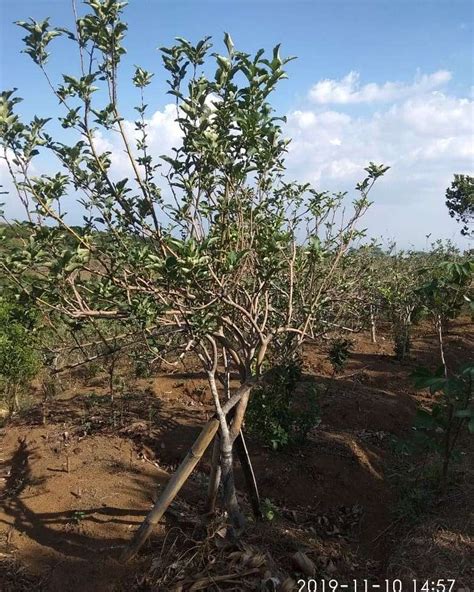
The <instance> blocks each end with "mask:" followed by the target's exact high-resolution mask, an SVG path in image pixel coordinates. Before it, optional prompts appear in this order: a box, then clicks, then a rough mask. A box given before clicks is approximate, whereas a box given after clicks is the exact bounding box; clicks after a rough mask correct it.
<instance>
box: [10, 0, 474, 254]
mask: <svg viewBox="0 0 474 592" xmlns="http://www.w3.org/2000/svg"><path fill="white" fill-rule="evenodd" d="M473 10H474V3H472V2H471V1H464V0H429V1H428V0H426V1H423V0H392V1H388V0H371V1H357V0H346V1H340V0H332V1H329V0H322V1H318V0H313V1H309V0H308V1H299V0H292V1H290V0H253V1H250V0H249V1H247V0H223V1H217V0H213V1H202V0H188V1H183V0H175V1H164V0H131V2H130V3H129V6H128V7H127V9H126V11H125V20H127V21H128V23H129V33H128V40H127V43H126V45H127V48H128V56H127V58H126V60H125V62H124V68H123V77H124V79H126V78H127V77H128V75H129V74H130V72H131V71H132V66H133V64H140V65H142V66H144V67H146V68H147V69H150V70H152V71H155V72H156V77H155V84H154V86H153V88H152V92H151V96H150V97H149V99H148V102H149V103H150V105H151V107H152V110H153V111H155V114H156V117H154V118H153V121H154V125H156V132H157V133H156V137H157V145H156V149H157V151H158V153H162V152H163V150H160V148H161V146H159V141H158V138H159V137H161V138H163V142H164V144H170V143H172V142H173V140H176V134H175V133H174V131H173V122H172V121H170V117H171V111H169V110H168V111H167V110H166V109H167V108H166V105H167V104H168V103H170V98H169V97H167V96H166V94H165V85H164V74H163V71H162V69H161V63H160V58H159V54H158V52H157V51H156V48H157V47H158V46H161V45H170V44H171V43H172V41H173V38H174V37H175V36H178V35H179V36H183V37H186V38H188V39H190V40H192V41H196V40H197V39H199V38H201V37H203V36H204V35H212V36H213V37H214V38H215V41H216V44H217V46H218V47H221V39H222V35H223V32H224V31H228V32H229V33H230V34H231V35H232V38H233V40H234V43H235V45H236V46H237V47H238V48H239V49H242V50H245V51H249V52H252V51H255V50H257V49H259V48H260V47H263V48H268V49H271V47H273V46H274V45H275V44H276V43H280V42H281V43H282V53H283V54H287V55H296V56H297V57H298V59H297V60H295V61H294V62H291V64H289V67H288V73H289V80H287V81H285V82H283V83H282V85H281V87H280V89H279V90H278V91H277V93H276V94H275V96H274V99H273V104H274V106H275V108H276V109H277V111H278V112H279V113H280V114H286V115H287V116H288V120H289V121H288V126H287V133H288V135H289V136H290V137H293V138H294V142H293V146H292V150H291V151H290V154H289V157H288V166H289V172H290V174H291V175H292V176H298V177H300V178H304V179H307V180H310V181H311V182H313V183H315V184H316V185H317V186H319V187H320V188H321V189H324V188H329V189H341V190H342V189H351V188H352V187H353V185H354V181H356V180H357V179H358V178H360V177H361V173H360V172H359V171H360V168H361V167H362V168H363V164H364V163H365V162H368V160H375V161H380V160H381V161H382V162H385V163H386V164H389V165H391V166H392V169H391V171H390V173H389V174H388V175H387V178H386V179H384V180H383V181H382V182H381V183H380V185H379V187H378V188H377V190H376V193H375V194H374V198H375V200H376V203H375V205H374V207H373V209H372V211H371V212H370V213H369V215H368V218H367V225H368V227H369V231H370V233H371V234H372V235H381V234H384V235H386V236H387V237H389V238H395V239H397V240H398V241H399V242H400V244H402V245H403V246H407V245H409V244H415V245H416V246H423V245H424V244H425V238H424V237H425V234H427V233H429V232H432V234H433V237H438V236H440V237H444V238H450V237H451V238H455V239H456V241H458V242H459V244H460V245H462V246H467V243H465V242H463V240H462V239H460V238H459V233H458V227H457V226H456V224H455V223H454V222H452V221H451V220H450V218H449V216H448V214H447V211H446V208H445V206H444V200H443V193H444V189H445V187H446V186H447V185H448V184H449V182H450V179H451V177H452V174H453V173H455V172H461V173H470V174H474V146H473V143H474V140H473V134H474V122H473V117H474V111H473V103H472V99H473V86H474V70H473V64H474V61H473V57H474V45H473V37H474V33H473V23H474V18H473ZM30 16H32V17H33V18H37V19H42V18H44V17H45V16H50V17H51V21H52V23H53V24H57V25H62V26H70V27H71V26H72V11H71V6H70V2H69V0H1V2H0V23H1V25H0V26H1V31H0V33H1V35H0V86H1V87H2V88H11V87H18V88H19V94H20V95H21V96H23V97H24V98H25V101H24V103H23V104H22V107H21V110H22V112H23V113H24V114H25V115H26V116H31V115H33V114H34V113H37V114H39V115H44V116H51V115H54V114H56V113H58V111H57V105H56V101H55V100H53V99H51V98H50V96H49V94H48V92H47V88H46V86H45V83H44V80H43V79H42V77H41V76H40V73H39V72H38V71H37V70H36V68H35V66H34V64H33V63H32V62H31V60H30V59H29V58H28V56H26V55H24V54H20V50H21V49H22V43H21V37H22V31H21V30H19V29H18V27H16V26H15V25H13V24H12V22H13V21H15V20H25V19H27V18H28V17H30ZM58 49H59V56H56V57H55V59H54V60H52V62H51V73H52V75H53V77H56V78H57V79H58V80H59V75H60V73H61V72H70V71H71V64H74V60H75V57H76V56H75V54H74V53H73V51H72V48H71V47H70V45H68V44H66V43H63V42H61V41H60V42H59V45H58ZM123 88H124V93H123V95H122V108H123V112H124V114H125V116H126V117H130V118H131V117H132V111H131V107H132V105H133V104H134V102H133V100H134V95H132V91H129V89H128V87H126V86H125V85H124V86H123ZM119 166H120V163H119V162H118V163H117V167H119ZM10 210H11V211H12V212H14V211H15V210H14V207H13V204H10Z"/></svg>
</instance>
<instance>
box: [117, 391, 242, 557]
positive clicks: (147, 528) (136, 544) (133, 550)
mask: <svg viewBox="0 0 474 592" xmlns="http://www.w3.org/2000/svg"><path fill="white" fill-rule="evenodd" d="M250 384H252V383H245V384H243V385H242V386H240V387H239V388H238V389H237V391H236V392H235V393H234V394H233V395H232V397H231V398H230V399H229V400H228V401H226V403H225V404H224V405H223V406H222V409H221V411H222V413H224V414H227V413H229V411H230V410H231V409H233V407H234V406H235V405H237V404H238V402H239V401H240V399H241V397H242V396H243V393H244V392H246V390H247V389H248V388H250ZM219 424H220V422H219V420H218V419H217V418H215V417H214V418H212V419H211V420H210V421H208V423H207V424H206V425H205V426H204V428H203V429H202V431H201V433H200V434H199V437H198V439H197V440H196V441H195V442H194V444H193V446H192V448H191V450H190V451H189V452H188V454H187V455H186V458H185V459H184V460H183V462H182V463H181V465H180V467H179V469H178V470H177V471H176V473H175V474H174V475H173V476H172V477H171V479H170V480H169V482H168V484H167V486H166V487H165V490H164V491H163V493H162V494H161V496H160V498H159V499H158V501H157V502H156V504H155V505H154V506H153V508H152V509H151V511H150V512H149V513H148V515H147V517H146V518H145V520H144V521H143V522H142V524H141V526H140V527H139V529H138V530H137V532H136V533H135V536H134V537H133V539H132V541H131V542H130V544H129V545H128V546H127V547H126V548H125V549H124V551H123V553H122V556H121V560H122V561H125V562H126V561H130V559H132V558H133V557H135V555H136V554H137V553H138V551H139V550H140V549H141V547H142V546H143V544H144V543H145V542H146V540H147V539H148V537H149V536H150V534H151V533H152V531H153V528H154V527H155V525H156V524H157V523H158V522H159V520H160V519H161V517H162V516H163V514H164V513H165V511H166V509H167V508H168V507H169V505H170V504H171V502H172V501H173V499H174V498H175V497H176V495H177V494H178V492H179V490H180V489H181V487H182V486H183V485H184V483H185V481H186V479H187V478H188V477H189V475H190V474H191V472H192V470H193V469H194V467H195V466H196V465H197V463H198V462H199V460H200V459H201V457H202V455H203V454H204V452H205V450H206V448H207V447H208V445H209V443H210V442H211V440H212V438H213V437H214V436H215V434H216V432H217V430H218V429H219Z"/></svg>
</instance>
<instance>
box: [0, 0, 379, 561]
mask: <svg viewBox="0 0 474 592" xmlns="http://www.w3.org/2000/svg"><path fill="white" fill-rule="evenodd" d="M85 4H86V5H87V6H88V8H89V9H90V11H89V12H88V13H87V14H86V15H84V16H82V17H78V18H77V19H76V30H75V31H67V30H65V29H62V28H51V27H50V25H49V22H48V20H46V21H43V22H40V23H38V22H34V21H31V22H21V23H19V25H20V26H21V27H23V28H24V29H26V31H27V35H26V37H25V39H24V41H25V44H26V52H27V53H28V54H29V55H30V56H31V57H32V59H33V60H34V61H35V62H36V63H37V64H38V66H39V67H40V69H41V70H42V71H43V72H44V74H45V76H46V80H47V81H48V84H49V85H50V88H51V90H52V92H53V93H54V94H55V95H56V97H57V99H58V101H59V102H60V104H61V106H62V107H63V109H64V116H63V117H60V118H59V122H60V123H61V125H62V127H63V128H64V129H65V130H67V131H69V132H70V134H71V138H70V141H69V142H66V141H64V140H62V139H61V140H59V139H54V138H53V137H52V136H51V135H49V133H47V132H46V126H47V124H48V121H47V120H46V119H42V118H39V117H35V118H34V119H33V121H31V122H30V123H24V122H22V121H21V120H20V118H19V116H18V115H17V114H16V112H15V107H16V103H17V102H18V101H19V98H17V97H16V96H15V94H14V93H13V91H6V92H4V93H3V94H2V103H1V107H0V114H1V115H0V137H1V141H2V145H3V147H4V158H5V159H6V162H7V165H8V168H9V170H10V172H11V174H12V178H13V181H14V184H15V187H16V189H17V192H18V196H19V198H20V199H21V201H22V202H23V203H24V204H25V207H26V209H27V212H28V214H29V217H30V220H31V224H30V229H31V235H30V237H29V240H28V241H24V244H23V247H22V248H21V249H19V250H18V251H17V252H16V253H15V254H14V255H12V256H11V257H10V258H9V259H8V261H6V262H3V269H4V272H5V273H6V274H9V276H11V279H12V281H15V282H16V283H17V284H18V285H19V286H20V287H21V289H22V290H23V291H24V292H26V293H27V294H28V295H29V296H30V297H32V298H34V299H35V301H36V302H38V303H39V304H40V305H41V306H42V307H43V309H44V310H45V311H47V312H48V314H49V315H50V317H51V318H52V319H54V318H56V317H61V318H69V319H72V320H73V321H74V322H79V323H80V322H84V321H90V320H91V319H95V320H97V319H101V320H114V321H115V322H117V323H123V324H124V325H126V326H131V327H134V328H135V330H136V331H140V335H141V338H142V339H143V340H145V341H146V342H147V344H148V346H149V347H150V349H151V350H152V351H154V352H155V354H156V356H157V357H158V356H159V357H160V358H162V359H164V360H166V362H167V363H168V364H177V363H179V361H180V360H181V359H182V357H183V356H185V355H194V356H195V357H196V359H197V360H199V362H200V363H201V365H202V368H203V369H204V371H205V373H206V376H207V378H208V384H209V389H210V392H211V393H212V396H213V401H214V407H215V412H216V418H217V419H213V420H211V422H210V423H209V424H208V426H206V428H205V429H204V430H203V434H202V435H201V436H200V438H199V439H198V441H197V443H196V445H195V446H194V447H193V450H192V452H191V453H190V456H189V457H188V459H186V460H185V462H184V465H183V468H182V470H180V471H178V473H177V475H178V476H177V477H176V478H173V480H172V482H171V484H170V486H169V487H168V488H167V490H166V492H164V494H163V496H164V497H163V498H162V499H161V500H160V501H159V502H158V504H157V507H156V508H155V510H154V511H153V514H152V516H151V517H149V519H148V521H147V522H146V523H145V525H144V526H143V528H142V529H141V530H140V531H139V533H138V535H137V539H136V541H135V543H136V544H135V546H134V548H133V552H135V551H136V550H137V548H139V546H140V544H142V542H143V541H144V539H145V538H146V536H147V534H148V533H149V532H150V530H151V528H152V527H153V524H154V523H155V522H156V520H157V519H158V517H159V516H160V512H161V513H162V512H163V511H164V510H165V509H166V504H167V503H169V501H170V500H171V499H172V497H171V496H172V495H175V494H176V492H177V490H178V489H179V486H180V484H181V483H182V480H183V479H184V478H185V476H186V475H187V474H188V471H190V470H191V469H192V467H193V466H194V465H195V464H196V462H197V460H196V459H199V457H200V455H201V454H202V453H203V451H204V450H205V447H206V446H207V444H208V442H209V440H210V439H211V438H212V436H213V434H214V433H215V431H216V430H217V428H218V429H219V440H218V446H219V448H217V454H216V455H215V462H216V463H218V466H216V467H214V468H215V469H217V468H218V469H219V470H215V471H214V472H213V474H214V475H215V476H218V475H219V474H220V475H221V476H222V482H223V491H224V504H225V507H226V509H227V511H228V514H229V517H230V522H231V527H232V529H231V530H232V532H233V533H235V534H237V533H238V532H239V531H241V529H242V527H243V516H242V514H241V511H240V508H239V504H238V501H237V496H236V492H235V486H234V478H233V450H234V444H235V443H236V442H239V441H240V440H241V438H242V435H241V428H242V425H243V421H244V416H245V411H246V408H247V403H248V400H249V397H250V393H251V390H252V388H253V387H254V386H255V385H256V384H259V383H261V382H262V381H264V380H265V376H266V373H267V370H268V366H267V364H266V360H267V359H268V356H269V354H271V353H272V351H274V350H275V349H279V350H281V351H284V352H286V353H287V354H288V355H291V353H292V352H293V351H295V350H296V349H297V348H298V347H299V346H300V345H301V343H302V342H303V340H305V339H313V340H315V339H318V338H319V337H320V336H321V335H322V334H324V332H325V331H327V327H328V324H330V323H332V322H334V320H335V317H336V316H337V314H338V309H337V308H336V309H334V308H333V307H332V306H331V295H332V293H333V292H335V291H336V292H337V291H338V290H337V288H338V285H337V282H338V279H337V273H336V271H337V269H338V267H339V265H340V263H341V261H342V260H343V258H344V256H345V253H346V252H347V250H348V248H349V246H350V244H351V242H352V240H353V239H354V238H355V237H356V236H359V235H360V234H361V233H360V231H358V230H357V226H356V225H357V222H358V220H359V218H360V217H361V216H362V215H363V214H364V212H365V211H366V210H367V208H368V207H369V205H370V202H369V200H368V193H369V191H370V189H371V187H372V186H373V184H374V182H375V181H376V179H377V178H379V177H380V176H382V175H383V173H384V172H385V171H386V170H387V167H383V166H377V165H375V164H373V163H370V164H369V166H368V167H367V168H366V169H365V170H366V173H367V174H366V177H365V179H364V180H363V181H362V182H361V183H360V184H359V185H358V186H357V188H356V189H357V196H356V198H355V199H354V200H353V204H352V205H353V208H352V213H351V214H350V215H344V212H347V211H348V207H347V205H346V203H345V201H347V200H346V195H345V193H340V194H329V193H327V192H322V193H321V192H317V191H315V190H314V189H313V188H312V187H310V185H308V184H301V183H296V182H289V181H287V180H286V179H285V178H284V170H285V165H284V155H285V152H286V150H287V145H288V141H287V140H285V139H284V138H283V137H282V130H281V125H280V123H281V118H278V117H276V116H275V115H274V112H273V109H272V108H271V106H270V104H269V103H268V97H269V95H270V94H271V93H272V92H273V91H274V89H275V87H276V85H277V84H278V82H279V81H280V80H282V79H283V78H285V77H286V74H285V71H284V66H285V64H287V63H288V62H289V61H290V59H289V58H282V57H281V55H280V51H279V46H277V47H275V48H274V50H273V52H272V54H271V55H270V56H269V57H266V55H265V52H264V50H259V51H258V52H257V53H256V55H254V56H251V55H249V54H247V53H244V52H241V51H237V50H236V49H235V47H234V44H233V42H232V39H231V38H230V36H229V35H228V34H226V35H225V38H224V45H225V54H223V55H221V54H219V53H212V54H211V53H210V50H211V43H210V39H209V38H205V39H203V40H201V41H199V42H198V43H197V44H196V45H193V44H191V43H190V42H188V41H186V40H185V39H181V38H178V39H177V43H176V45H174V46H173V47H170V48H162V50H161V51H162V57H163V63H164V67H165V69H166V70H167V72H168V74H169V80H168V84H169V93H170V94H171V95H172V96H173V97H174V99H175V102H176V121H177V122H178V124H179V126H180V129H181V132H182V143H181V145H180V146H177V147H176V148H175V149H174V151H173V156H170V155H164V156H162V157H161V158H160V159H157V158H156V157H155V156H154V155H152V154H150V151H149V145H148V140H147V138H148V125H149V120H147V113H148V111H147V104H146V103H145V99H144V95H145V92H146V87H147V86H148V85H149V84H150V82H151V79H152V74H151V73H149V72H146V71H145V70H143V69H142V68H141V67H137V68H136V70H135V74H134V76H133V84H134V85H135V87H136V88H137V89H138V93H139V103H138V105H137V106H136V107H135V109H136V111H137V114H138V116H137V120H136V121H135V133H134V134H133V135H132V136H129V135H128V134H127V129H126V125H125V124H124V120H123V117H122V116H121V114H120V109H119V97H118V94H119V93H118V89H119V84H118V73H119V64H120V60H121V57H122V56H123V54H124V52H125V49H124V47H123V44H122V43H123V39H124V35H125V31H126V29H127V26H126V24H125V23H124V22H123V21H122V19H121V14H122V10H123V7H124V4H123V3H120V2H117V1H115V0H88V1H87V2H86V3H85ZM61 35H63V36H66V37H68V38H69V39H70V40H71V41H72V42H73V43H74V44H75V45H76V46H77V47H78V48H79V55H80V70H81V71H80V75H79V77H74V76H72V75H69V74H68V75H63V80H62V83H61V84H57V83H56V82H54V81H53V80H51V78H50V77H49V75H48V72H47V59H48V52H47V49H48V48H49V44H50V43H51V41H52V40H53V39H54V38H56V37H58V36H61ZM204 64H206V68H205V69H204ZM211 68H212V69H213V70H214V74H213V76H211V77H208V76H207V75H206V74H205V72H207V71H209V70H210V69H211ZM104 97H105V98H104ZM98 129H100V130H101V132H102V133H104V134H106V135H107V134H110V132H111V131H114V132H116V133H117V135H118V137H119V138H120V139H121V142H122V146H123V149H124V151H125V154H126V155H127V158H128V162H129V173H128V176H123V177H122V178H115V177H114V175H113V174H112V172H111V154H110V152H100V150H99V149H98V143H97V132H98ZM42 150H47V151H49V152H50V153H51V154H53V155H54V156H55V157H57V159H58V161H59V163H60V164H61V167H62V169H61V171H60V172H57V173H56V174H54V175H41V176H40V177H37V176H36V177H35V176H33V175H32V173H31V170H32V166H31V165H32V162H33V160H34V159H35V158H36V156H37V155H38V153H39V152H40V151H42ZM160 175H161V178H164V179H165V180H166V186H165V188H164V189H163V188H162V187H160V184H159V180H160ZM74 200H75V201H76V203H80V204H81V205H82V207H83V208H84V224H83V226H82V227H80V228H77V227H72V226H71V225H70V224H68V222H67V220H66V216H65V214H64V212H65V211H66V210H65V204H66V203H69V204H70V203H71V202H72V201H74ZM68 209H69V208H68ZM33 220H35V221H34V222H33ZM32 268H33V269H34V273H35V282H34V286H32V285H31V283H30V284H28V282H26V281H23V280H24V278H26V275H27V273H31V269H32ZM234 379H235V380H236V381H237V384H238V386H237V387H236V386H235V381H234ZM231 410H232V412H231ZM216 478H217V477H216ZM128 556H130V555H128Z"/></svg>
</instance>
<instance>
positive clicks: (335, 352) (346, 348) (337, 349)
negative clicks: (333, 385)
mask: <svg viewBox="0 0 474 592" xmlns="http://www.w3.org/2000/svg"><path fill="white" fill-rule="evenodd" d="M352 345H353V344H352V341H351V340H350V339H342V338H338V339H334V341H333V342H332V343H331V347H330V349H329V353H328V357H329V361H330V362H331V365H332V368H333V371H334V374H337V373H338V372H341V371H342V370H343V369H344V366H345V365H346V362H347V360H348V358H349V355H350V351H351V349H352Z"/></svg>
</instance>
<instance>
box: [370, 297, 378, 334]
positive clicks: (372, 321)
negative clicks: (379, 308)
mask: <svg viewBox="0 0 474 592" xmlns="http://www.w3.org/2000/svg"><path fill="white" fill-rule="evenodd" d="M370 337H371V339H372V343H377V335H376V332H375V314H374V308H373V306H371V307H370Z"/></svg>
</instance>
